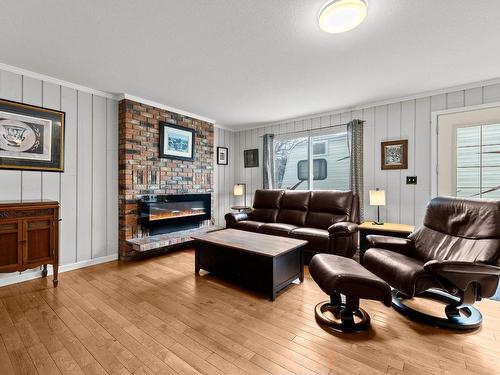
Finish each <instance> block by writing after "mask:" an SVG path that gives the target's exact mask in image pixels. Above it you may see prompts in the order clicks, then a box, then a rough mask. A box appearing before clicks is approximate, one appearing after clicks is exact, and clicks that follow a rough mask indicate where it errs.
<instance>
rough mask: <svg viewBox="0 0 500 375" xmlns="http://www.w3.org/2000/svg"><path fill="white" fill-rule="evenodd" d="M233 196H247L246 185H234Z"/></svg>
mask: <svg viewBox="0 0 500 375" xmlns="http://www.w3.org/2000/svg"><path fill="white" fill-rule="evenodd" d="M233 194H234V195H238V196H239V195H243V194H245V184H236V185H234V190H233Z"/></svg>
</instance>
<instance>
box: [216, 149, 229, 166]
mask: <svg viewBox="0 0 500 375" xmlns="http://www.w3.org/2000/svg"><path fill="white" fill-rule="evenodd" d="M228 163H229V150H228V148H227V147H217V164H219V165H227V164H228Z"/></svg>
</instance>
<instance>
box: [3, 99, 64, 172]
mask: <svg viewBox="0 0 500 375" xmlns="http://www.w3.org/2000/svg"><path fill="white" fill-rule="evenodd" d="M64 116H65V113H64V112H61V111H56V110H52V109H48V108H42V107H37V106H33V105H28V104H23V103H17V102H12V101H9V100H3V99H0V168H3V169H27V170H36V171H49V172H63V170H64Z"/></svg>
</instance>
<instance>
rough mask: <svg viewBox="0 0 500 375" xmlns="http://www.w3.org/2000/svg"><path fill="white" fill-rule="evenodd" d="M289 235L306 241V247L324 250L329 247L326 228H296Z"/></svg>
mask: <svg viewBox="0 0 500 375" xmlns="http://www.w3.org/2000/svg"><path fill="white" fill-rule="evenodd" d="M290 237H292V238H296V239H298V240H304V241H308V244H307V246H306V248H307V249H310V250H315V251H318V252H319V251H320V252H326V251H328V248H329V243H330V236H329V233H328V231H327V230H325V229H318V228H308V227H305V228H297V229H294V230H292V232H291V233H290Z"/></svg>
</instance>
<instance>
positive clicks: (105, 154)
mask: <svg viewBox="0 0 500 375" xmlns="http://www.w3.org/2000/svg"><path fill="white" fill-rule="evenodd" d="M0 98H2V99H8V100H14V101H18V102H23V103H26V104H33V105H37V106H43V107H46V108H51V109H56V110H62V111H64V112H66V123H65V158H64V173H53V172H37V171H15V170H13V171H8V170H0V200H12V199H54V200H58V201H59V202H60V203H61V213H60V215H61V219H62V221H61V224H60V259H59V261H60V264H61V265H63V266H64V267H65V268H63V269H71V268H74V267H80V266H82V265H87V264H94V263H98V262H100V261H101V260H103V259H104V260H105V259H108V260H109V259H113V258H115V257H116V255H117V254H118V106H117V102H116V100H114V99H112V98H110V97H105V96H101V95H98V94H97V93H96V94H91V93H88V92H84V91H78V90H77V89H75V88H70V87H66V86H61V85H59V84H57V83H55V82H49V81H43V80H41V79H38V78H33V77H31V76H23V75H21V74H17V73H13V72H8V71H5V70H0ZM105 257H106V258H105ZM77 262H79V263H77ZM38 275H39V270H28V271H25V272H23V274H22V275H19V274H18V273H13V274H0V284H6V283H12V282H16V281H20V280H25V279H29V278H32V277H36V276H38Z"/></svg>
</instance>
